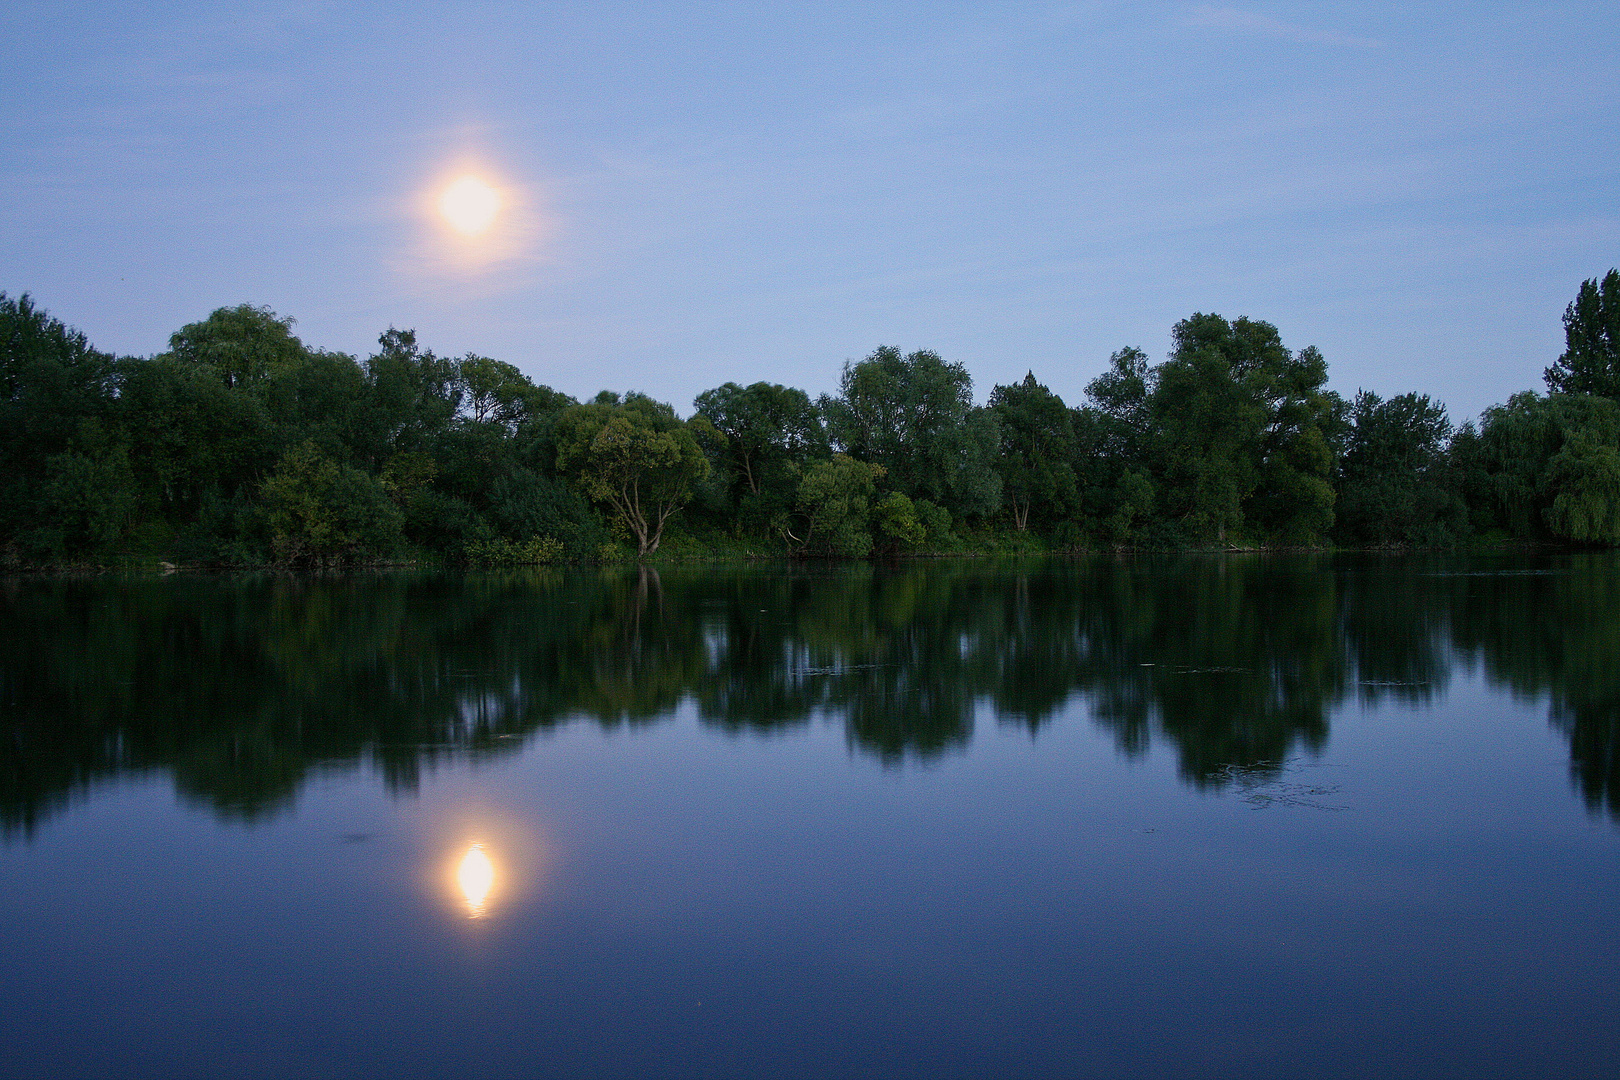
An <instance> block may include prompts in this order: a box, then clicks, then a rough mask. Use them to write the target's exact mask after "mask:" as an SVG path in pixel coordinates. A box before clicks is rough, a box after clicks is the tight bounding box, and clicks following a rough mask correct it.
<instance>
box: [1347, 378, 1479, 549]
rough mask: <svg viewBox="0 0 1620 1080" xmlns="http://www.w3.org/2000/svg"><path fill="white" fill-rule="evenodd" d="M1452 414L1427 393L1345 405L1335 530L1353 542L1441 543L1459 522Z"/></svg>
mask: <svg viewBox="0 0 1620 1080" xmlns="http://www.w3.org/2000/svg"><path fill="white" fill-rule="evenodd" d="M1451 434H1452V431H1451V421H1450V419H1449V418H1448V417H1447V416H1446V409H1445V406H1443V405H1441V404H1439V403H1438V402H1434V401H1430V400H1429V397H1428V395H1426V394H1401V395H1400V396H1398V397H1393V398H1390V399H1389V400H1388V401H1384V400H1382V399H1381V398H1379V396H1378V395H1377V394H1374V393H1372V392H1371V391H1368V390H1363V391H1361V392H1359V393H1358V394H1357V395H1356V397H1355V400H1354V401H1353V402H1352V403H1351V405H1350V410H1349V429H1348V431H1347V432H1346V434H1345V437H1344V446H1343V452H1342V454H1341V455H1340V458H1339V465H1338V476H1337V489H1338V502H1337V504H1336V506H1335V515H1336V518H1337V522H1336V526H1335V530H1334V531H1335V534H1336V535H1337V536H1338V537H1339V538H1340V539H1341V540H1345V541H1348V542H1350V543H1355V544H1395V543H1401V544H1413V543H1444V542H1446V541H1448V540H1451V539H1455V538H1456V537H1457V536H1458V534H1459V533H1460V532H1461V531H1462V530H1463V528H1464V527H1465V525H1466V517H1467V513H1466V508H1465V507H1464V506H1463V503H1462V499H1461V497H1460V496H1459V495H1458V494H1457V493H1456V491H1455V490H1454V484H1453V482H1452V480H1451V477H1450V475H1449V468H1448V462H1447V458H1446V446H1447V443H1448V441H1449V439H1450V437H1451Z"/></svg>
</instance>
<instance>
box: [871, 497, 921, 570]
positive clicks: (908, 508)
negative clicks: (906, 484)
mask: <svg viewBox="0 0 1620 1080" xmlns="http://www.w3.org/2000/svg"><path fill="white" fill-rule="evenodd" d="M872 533H873V546H874V548H875V549H876V550H877V551H879V552H881V553H883V554H885V555H894V554H898V553H900V552H903V551H911V550H914V549H916V548H917V547H918V546H919V545H920V544H921V543H922V542H923V541H924V540H925V539H926V538H927V536H928V526H927V525H925V524H924V523H923V521H922V519H921V518H920V517H919V516H918V514H917V507H916V505H915V504H914V503H913V502H912V501H911V500H910V499H908V498H906V497H905V495H903V494H902V493H900V492H898V491H891V492H889V493H888V494H887V495H885V496H883V497H882V498H881V499H879V500H877V502H876V504H874V505H873V506H872Z"/></svg>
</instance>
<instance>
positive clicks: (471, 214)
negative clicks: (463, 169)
mask: <svg viewBox="0 0 1620 1080" xmlns="http://www.w3.org/2000/svg"><path fill="white" fill-rule="evenodd" d="M500 209H501V196H500V193H499V192H497V191H496V190H495V189H494V188H492V187H490V186H489V184H487V183H485V182H484V181H483V180H480V179H479V178H478V177H476V176H463V177H460V178H459V179H457V180H455V181H453V182H452V183H451V184H450V186H449V187H447V188H445V189H444V194H443V195H440V196H439V213H440V214H442V215H444V220H445V221H447V222H449V223H450V227H451V228H452V229H454V230H456V232H458V233H460V234H461V235H463V236H478V235H479V234H480V233H483V232H485V231H486V230H488V229H489V227H490V226H491V225H493V224H494V223H495V215H496V214H497V213H499V212H500Z"/></svg>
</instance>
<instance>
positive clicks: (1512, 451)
mask: <svg viewBox="0 0 1620 1080" xmlns="http://www.w3.org/2000/svg"><path fill="white" fill-rule="evenodd" d="M1616 447H1620V403H1617V402H1616V401H1614V400H1612V399H1610V398H1606V397H1598V396H1595V395H1591V394H1549V395H1547V396H1545V397H1543V396H1541V395H1538V394H1536V393H1534V392H1532V391H1528V390H1527V391H1525V392H1524V393H1521V394H1515V395H1513V397H1512V398H1510V399H1509V400H1508V402H1507V404H1506V405H1498V406H1495V407H1493V408H1491V409H1487V410H1486V411H1485V415H1484V417H1483V418H1482V420H1481V424H1480V428H1479V432H1478V434H1477V435H1475V434H1474V433H1473V432H1472V431H1471V430H1469V431H1468V432H1466V434H1465V435H1463V436H1462V437H1461V438H1460V439H1457V440H1453V451H1452V453H1453V460H1454V463H1455V466H1456V467H1457V468H1458V470H1459V471H1460V472H1461V473H1462V475H1463V476H1464V478H1465V480H1466V481H1467V482H1468V483H1469V487H1470V490H1472V491H1473V492H1474V496H1473V497H1474V498H1475V499H1477V500H1478V501H1479V502H1480V503H1482V504H1483V505H1482V506H1481V508H1480V513H1479V518H1480V520H1479V524H1480V527H1482V528H1487V529H1488V528H1493V527H1494V528H1500V529H1504V530H1505V531H1507V532H1509V533H1511V534H1513V535H1515V536H1523V537H1552V538H1558V539H1564V540H1575V541H1580V542H1601V543H1615V542H1620V534H1616V533H1615V532H1614V531H1613V526H1612V524H1611V523H1612V522H1613V521H1614V520H1615V513H1616V511H1615V509H1614V507H1613V506H1612V505H1611V503H1612V501H1613V500H1614V499H1615V498H1616V494H1615V489H1614V485H1615V483H1616V479H1617V478H1616V477H1615V476H1614V475H1612V473H1611V470H1612V468H1613V466H1614V464H1615V463H1616V460H1615V457H1614V451H1615V448H1616Z"/></svg>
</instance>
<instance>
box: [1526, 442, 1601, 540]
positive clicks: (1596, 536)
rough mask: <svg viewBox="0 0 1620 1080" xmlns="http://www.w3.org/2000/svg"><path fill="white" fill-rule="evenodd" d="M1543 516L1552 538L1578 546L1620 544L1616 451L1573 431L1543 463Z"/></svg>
mask: <svg viewBox="0 0 1620 1080" xmlns="http://www.w3.org/2000/svg"><path fill="white" fill-rule="evenodd" d="M1543 483H1544V486H1545V488H1546V489H1547V491H1548V492H1549V493H1550V494H1551V495H1552V505H1550V506H1548V507H1547V509H1546V511H1545V514H1546V519H1547V526H1548V528H1550V529H1551V530H1552V532H1553V535H1555V536H1559V537H1563V538H1564V539H1567V540H1575V541H1579V542H1582V543H1597V544H1620V449H1617V448H1616V447H1615V446H1614V445H1613V444H1604V443H1599V442H1598V441H1596V438H1595V437H1594V435H1593V433H1592V432H1591V431H1590V430H1581V431H1577V432H1574V433H1573V434H1572V435H1571V437H1570V438H1569V439H1568V440H1567V441H1566V442H1565V443H1564V446H1563V448H1562V449H1560V450H1559V451H1558V453H1556V454H1554V455H1553V457H1552V459H1551V460H1550V461H1548V462H1547V472H1546V476H1545V478H1544V481H1543Z"/></svg>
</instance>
